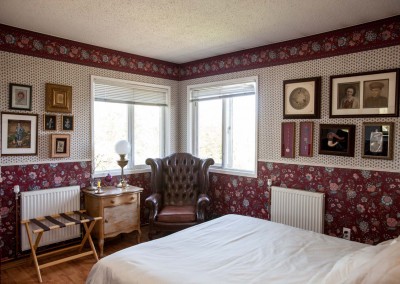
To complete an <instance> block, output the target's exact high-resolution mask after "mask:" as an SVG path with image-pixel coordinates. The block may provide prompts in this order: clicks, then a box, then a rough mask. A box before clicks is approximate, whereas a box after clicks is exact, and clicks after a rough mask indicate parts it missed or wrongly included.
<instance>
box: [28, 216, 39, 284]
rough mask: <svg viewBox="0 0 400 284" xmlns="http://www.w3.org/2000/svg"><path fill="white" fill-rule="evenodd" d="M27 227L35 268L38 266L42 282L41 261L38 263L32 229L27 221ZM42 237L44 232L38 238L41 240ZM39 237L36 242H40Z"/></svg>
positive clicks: (37, 270)
mask: <svg viewBox="0 0 400 284" xmlns="http://www.w3.org/2000/svg"><path fill="white" fill-rule="evenodd" d="M25 229H26V233H27V234H28V240H29V245H30V247H31V251H32V258H33V262H34V263H35V268H36V272H37V275H38V277H39V282H40V283H42V275H41V274H40V268H39V263H38V260H37V256H36V248H35V245H34V244H33V241H32V235H31V231H30V228H29V224H28V223H25ZM41 237H42V234H39V235H38V237H37V239H39V241H40V238H41ZM37 239H36V243H39V242H38V241H37Z"/></svg>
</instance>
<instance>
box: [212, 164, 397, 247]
mask: <svg viewBox="0 0 400 284" xmlns="http://www.w3.org/2000/svg"><path fill="white" fill-rule="evenodd" d="M268 178H271V179H272V181H273V185H277V186H283V187H288V188H296V189H303V190H307V191H315V192H323V193H325V200H326V204H325V230H324V231H325V234H328V235H331V236H337V237H340V236H341V235H342V229H343V227H347V228H351V230H352V240H354V241H358V242H362V243H368V244H376V243H379V242H381V241H384V240H387V239H391V238H394V237H397V236H399V235H400V173H389V172H381V171H366V170H353V169H340V168H329V167H316V166H303V165H289V164H280V163H265V162H259V163H258V177H257V179H254V178H244V177H238V176H228V175H222V174H215V173H212V174H211V176H210V179H211V180H210V184H211V189H210V195H211V200H212V204H211V212H212V213H213V214H214V216H220V215H225V214H230V213H236V214H241V215H248V216H254V217H258V218H263V219H269V218H270V216H269V205H268V204H269V191H268V190H267V179H268Z"/></svg>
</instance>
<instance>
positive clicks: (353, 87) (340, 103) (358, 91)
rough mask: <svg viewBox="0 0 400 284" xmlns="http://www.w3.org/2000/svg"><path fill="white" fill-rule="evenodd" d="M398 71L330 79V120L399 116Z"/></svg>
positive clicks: (349, 75) (332, 77)
mask: <svg viewBox="0 0 400 284" xmlns="http://www.w3.org/2000/svg"><path fill="white" fill-rule="evenodd" d="M398 81H399V70H397V69H392V70H383V71H374V72H366V73H357V74H347V75H340V76H331V95H330V108H329V117H331V118H334V117H376V116H382V117H388V116H398V115H399V106H398V102H399V86H398Z"/></svg>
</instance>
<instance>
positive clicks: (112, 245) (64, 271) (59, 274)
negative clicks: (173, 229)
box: [1, 226, 148, 284]
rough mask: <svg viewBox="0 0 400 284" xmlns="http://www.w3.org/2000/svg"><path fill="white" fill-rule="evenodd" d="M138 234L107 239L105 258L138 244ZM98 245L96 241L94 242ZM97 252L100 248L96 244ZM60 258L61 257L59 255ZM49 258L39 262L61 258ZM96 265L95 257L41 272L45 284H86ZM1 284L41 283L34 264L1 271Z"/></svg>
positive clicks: (143, 238)
mask: <svg viewBox="0 0 400 284" xmlns="http://www.w3.org/2000/svg"><path fill="white" fill-rule="evenodd" d="M141 229H142V237H141V242H146V241H148V237H147V234H148V227H147V226H145V227H142V228H141ZM136 236H137V235H136V233H130V234H122V235H121V236H118V237H115V238H112V239H106V240H105V245H104V256H107V255H110V254H112V253H114V252H116V251H119V250H121V249H124V248H127V247H130V246H132V245H136V244H137V238H136ZM94 243H95V244H96V240H94ZM96 250H97V252H98V251H99V250H98V247H97V244H96ZM67 255H68V254H62V255H61V256H67ZM59 256H60V255H59ZM59 256H56V257H49V258H47V259H44V260H42V261H40V260H39V264H43V263H46V262H48V261H51V260H55V259H57V258H59ZM94 264H95V260H94V258H93V256H88V257H84V258H80V259H77V260H72V261H69V262H65V263H62V264H59V265H55V266H51V267H48V268H44V269H42V270H41V274H42V279H43V283H52V284H53V283H63V284H67V283H68V284H70V283H74V284H75V283H76V284H81V283H85V281H86V278H87V276H88V274H89V271H90V269H91V268H92V266H93V265H94ZM1 283H2V284H5V283H24V284H25V283H39V280H38V277H37V274H36V269H35V266H34V265H33V263H32V264H29V263H27V264H23V265H20V266H17V267H13V268H9V269H6V270H2V271H1Z"/></svg>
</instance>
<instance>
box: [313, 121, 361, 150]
mask: <svg viewBox="0 0 400 284" xmlns="http://www.w3.org/2000/svg"><path fill="white" fill-rule="evenodd" d="M355 130H356V126H355V125H341V124H321V125H320V126H319V154H325V155H337V156H349V157H354V137H355Z"/></svg>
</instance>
